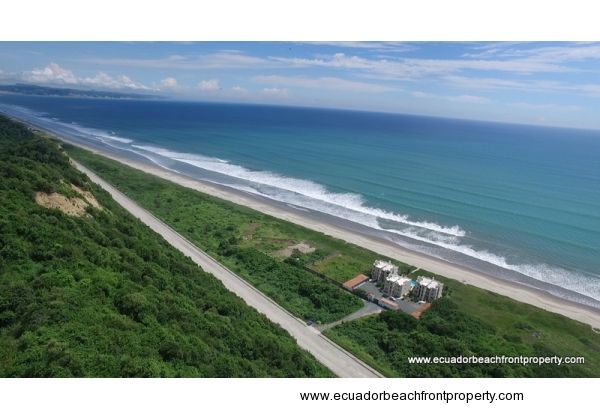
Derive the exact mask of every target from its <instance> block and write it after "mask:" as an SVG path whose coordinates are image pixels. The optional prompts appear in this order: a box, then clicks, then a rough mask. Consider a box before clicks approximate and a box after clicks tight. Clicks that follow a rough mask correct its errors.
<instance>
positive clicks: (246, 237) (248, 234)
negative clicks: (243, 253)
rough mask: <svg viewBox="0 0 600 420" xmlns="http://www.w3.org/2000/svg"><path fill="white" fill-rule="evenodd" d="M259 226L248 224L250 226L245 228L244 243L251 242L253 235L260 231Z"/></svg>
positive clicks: (243, 233) (254, 223)
mask: <svg viewBox="0 0 600 420" xmlns="http://www.w3.org/2000/svg"><path fill="white" fill-rule="evenodd" d="M259 226H260V223H256V222H252V223H248V225H246V227H245V228H244V231H243V232H242V239H243V240H244V241H251V240H252V235H254V232H256V229H258V227H259Z"/></svg>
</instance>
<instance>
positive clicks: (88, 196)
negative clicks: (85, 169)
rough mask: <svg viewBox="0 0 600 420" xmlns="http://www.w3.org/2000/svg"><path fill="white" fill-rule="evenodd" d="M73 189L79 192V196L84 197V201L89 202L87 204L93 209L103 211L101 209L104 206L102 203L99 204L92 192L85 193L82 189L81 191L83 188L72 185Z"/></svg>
mask: <svg viewBox="0 0 600 420" xmlns="http://www.w3.org/2000/svg"><path fill="white" fill-rule="evenodd" d="M71 187H72V188H73V189H74V190H75V191H77V193H78V194H79V195H81V196H82V197H83V199H84V200H85V201H87V202H88V204H90V205H91V206H92V207H95V208H97V209H101V208H102V206H101V205H100V203H98V201H97V200H96V197H94V195H93V194H92V193H91V192H89V191H85V190H82V189H81V188H79V187H78V186H77V185H73V184H71Z"/></svg>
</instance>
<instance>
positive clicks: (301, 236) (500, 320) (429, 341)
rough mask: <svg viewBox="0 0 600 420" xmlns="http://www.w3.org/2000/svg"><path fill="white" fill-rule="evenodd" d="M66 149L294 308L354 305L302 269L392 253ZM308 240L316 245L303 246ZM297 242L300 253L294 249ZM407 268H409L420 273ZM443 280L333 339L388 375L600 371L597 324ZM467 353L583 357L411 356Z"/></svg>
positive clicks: (334, 309) (339, 274) (337, 331)
mask: <svg viewBox="0 0 600 420" xmlns="http://www.w3.org/2000/svg"><path fill="white" fill-rule="evenodd" d="M65 149H66V150H68V153H69V155H70V156H72V157H73V158H76V159H77V160H79V161H80V162H82V163H84V164H85V165H87V166H88V167H89V168H91V169H93V170H94V171H96V173H98V174H99V175H101V176H102V177H103V178H104V179H106V180H107V181H109V182H111V183H112V184H113V185H115V186H117V187H118V188H119V189H120V190H121V191H123V192H125V193H126V194H127V195H128V196H129V197H131V198H132V199H134V200H136V201H137V202H138V203H140V204H141V205H143V206H144V207H145V208H147V209H148V210H150V211H151V212H153V213H154V214H155V215H157V216H158V217H160V218H161V219H162V220H164V221H165V222H167V223H168V224H169V225H170V226H172V227H173V228H174V229H176V230H178V231H179V232H180V233H181V234H182V235H184V236H186V237H187V238H188V239H189V240H190V241H192V242H194V243H195V244H196V245H197V246H199V247H200V248H202V249H204V250H206V251H207V252H209V253H211V254H212V255H213V256H214V257H215V258H217V259H219V260H220V261H221V262H222V263H224V264H226V265H228V266H229V267H230V268H231V269H232V270H233V271H236V272H237V273H240V274H242V275H243V276H244V277H245V278H248V279H249V280H250V281H254V282H255V284H256V285H257V287H262V288H263V290H264V291H265V293H268V294H270V296H272V297H273V298H274V299H275V300H279V301H280V302H281V304H282V305H287V307H288V309H289V310H290V311H293V312H295V313H296V314H299V315H302V314H314V315H327V318H329V319H332V318H334V317H333V316H332V315H337V317H338V318H339V317H340V316H339V315H340V314H342V313H343V312H344V306H343V305H349V304H353V302H352V301H346V302H344V300H343V299H342V297H341V296H339V295H337V294H333V292H332V295H331V299H322V300H321V301H319V300H318V298H319V296H322V291H320V290H319V293H318V294H317V293H314V290H317V289H316V287H317V286H316V283H315V282H314V279H313V278H312V277H311V276H307V275H306V273H305V274H304V275H300V271H299V270H304V271H306V272H307V273H309V274H310V273H317V274H319V275H321V276H324V277H326V278H328V279H330V280H331V282H342V281H344V280H347V279H348V278H351V277H353V276H354V275H355V274H356V273H359V272H368V271H369V270H370V267H371V265H372V264H373V261H374V260H375V259H379V258H383V259H387V258H385V257H383V256H380V255H377V254H375V253H373V252H371V251H369V250H367V249H364V248H360V247H358V246H355V245H352V244H349V243H346V242H344V241H341V240H338V239H335V238H332V237H330V236H327V235H324V234H322V233H320V232H316V231H312V230H310V229H306V228H303V227H301V226H298V225H294V224H292V223H289V222H286V221H283V220H279V219H276V218H274V217H270V216H267V215H265V214H262V213H259V212H257V211H254V210H252V209H249V208H246V207H242V206H239V205H235V204H232V203H230V202H226V201H223V200H220V199H218V198H215V197H212V196H209V195H206V194H203V193H201V192H198V191H195V190H192V189H189V188H185V187H183V186H180V185H177V184H175V183H172V182H170V181H166V180H164V179H160V178H157V177H155V176H153V175H149V174H146V173H143V172H141V171H139V170H136V169H132V168H130V167H128V166H125V165H123V164H121V163H118V162H115V161H113V160H110V159H107V158H105V157H102V156H99V155H96V154H93V153H91V152H88V151H85V150H82V149H79V148H76V147H73V146H68V145H65ZM300 244H304V249H306V248H307V247H309V248H310V249H312V251H311V252H310V253H302V252H300V251H297V248H299V245H300ZM294 246H295V247H296V248H295V249H296V251H295V250H292V249H291V247H294ZM284 251H289V252H287V253H284ZM290 252H291V255H290V256H289V257H286V256H287V255H288V254H289V253H290ZM399 265H400V270H401V271H402V272H403V273H408V272H410V271H412V270H413V269H414V267H410V266H407V265H405V264H402V263H399ZM283 272H285V273H288V277H287V278H291V277H290V276H291V275H290V273H294V275H295V276H296V275H297V278H298V284H299V285H300V286H301V287H298V288H297V289H293V288H292V287H291V286H290V283H289V282H277V278H279V277H281V276H278V275H277V273H283ZM420 274H423V275H431V273H427V272H424V271H422V270H420V271H417V272H414V273H413V274H412V276H413V277H416V276H417V275H420ZM294 278H296V277H294ZM436 278H437V279H439V280H442V281H443V282H444V284H445V289H444V291H445V297H444V298H443V299H442V300H440V301H438V302H437V303H436V304H435V305H433V307H432V308H431V309H430V310H429V311H427V312H425V314H424V316H423V317H422V318H421V320H420V321H419V322H418V323H417V322H414V319H412V318H410V317H409V316H408V315H405V314H391V313H390V312H385V313H383V314H381V315H375V316H370V317H366V318H363V319H358V320H354V321H351V322H346V323H343V324H341V325H338V326H337V327H335V328H333V329H330V330H327V331H326V332H325V335H327V336H328V337H329V338H331V339H332V340H333V341H335V342H337V343H338V344H339V345H341V346H342V347H344V348H346V349H347V350H349V351H351V352H352V353H354V354H355V355H356V356H358V357H360V358H361V359H362V360H364V361H365V362H367V363H369V364H370V365H371V366H373V367H375V368H376V369H377V370H378V371H380V372H382V373H384V374H386V375H388V376H400V377H402V376H411V377H422V376H439V377H446V376H461V377H473V376H500V377H551V376H560V377H600V334H598V332H596V331H594V330H593V329H592V328H591V327H590V326H589V325H585V324H582V323H580V322H577V321H574V320H572V319H569V318H567V317H564V316H562V315H558V314H554V313H551V312H548V311H545V310H543V309H540V308H537V307H534V306H532V305H528V304H525V303H521V302H517V301H515V300H512V299H510V298H507V297H504V296H500V295H498V294H495V293H492V292H489V291H486V290H483V289H480V288H477V287H473V286H470V285H465V284H463V283H462V282H460V281H459V280H460V279H458V280H456V279H447V278H443V277H441V276H436ZM317 280H319V279H317ZM323 281H326V280H323ZM323 281H322V282H323ZM317 308H318V311H317V310H316V309H317ZM459 355H465V356H468V355H478V356H493V355H506V356H521V355H522V356H554V355H557V356H562V357H565V356H583V357H585V363H584V364H572V365H565V364H563V365H561V366H556V365H550V364H549V365H541V366H537V365H526V366H522V365H519V364H512V365H469V364H462V365H439V364H438V365H435V364H430V365H423V364H421V365H417V364H413V365H411V364H409V363H408V360H407V358H408V357H409V356H459Z"/></svg>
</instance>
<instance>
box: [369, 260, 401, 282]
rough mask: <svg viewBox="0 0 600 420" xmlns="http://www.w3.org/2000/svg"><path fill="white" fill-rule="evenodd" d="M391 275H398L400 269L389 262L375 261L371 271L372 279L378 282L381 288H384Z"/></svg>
mask: <svg viewBox="0 0 600 420" xmlns="http://www.w3.org/2000/svg"><path fill="white" fill-rule="evenodd" d="M391 274H398V267H396V266H395V265H394V264H392V263H391V262H389V261H380V260H378V261H375V264H373V269H372V270H371V278H372V279H373V281H375V282H377V285H378V286H379V287H382V286H383V282H384V281H385V279H387V278H388V276H389V275H391Z"/></svg>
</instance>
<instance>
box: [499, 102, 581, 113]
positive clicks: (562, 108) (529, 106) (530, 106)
mask: <svg viewBox="0 0 600 420" xmlns="http://www.w3.org/2000/svg"><path fill="white" fill-rule="evenodd" d="M508 105H509V106H512V107H519V108H526V109H533V110H557V111H580V110H581V107H580V106H577V105H558V104H532V103H528V102H513V103H510V104H508Z"/></svg>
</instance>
